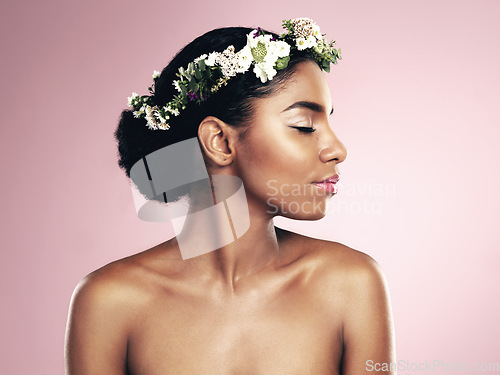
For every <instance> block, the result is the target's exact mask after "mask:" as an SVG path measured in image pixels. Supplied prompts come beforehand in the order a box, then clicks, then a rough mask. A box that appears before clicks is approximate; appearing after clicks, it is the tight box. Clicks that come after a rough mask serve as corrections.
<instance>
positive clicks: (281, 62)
mask: <svg viewBox="0 0 500 375" xmlns="http://www.w3.org/2000/svg"><path fill="white" fill-rule="evenodd" d="M289 61H290V56H285V57H280V58H279V59H278V60H276V65H275V66H276V69H278V70H281V69H285V68H286V67H287V66H288V62H289Z"/></svg>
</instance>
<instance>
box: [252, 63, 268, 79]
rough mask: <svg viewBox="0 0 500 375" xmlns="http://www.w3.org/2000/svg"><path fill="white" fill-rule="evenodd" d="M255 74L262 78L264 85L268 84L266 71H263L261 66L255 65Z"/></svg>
mask: <svg viewBox="0 0 500 375" xmlns="http://www.w3.org/2000/svg"><path fill="white" fill-rule="evenodd" d="M253 72H254V73H255V75H256V76H257V78H260V81H261V82H262V83H266V82H267V74H266V72H265V71H264V69H262V68H261V67H260V65H255V66H254V67H253Z"/></svg>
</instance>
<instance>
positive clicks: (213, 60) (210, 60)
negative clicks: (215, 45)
mask: <svg viewBox="0 0 500 375" xmlns="http://www.w3.org/2000/svg"><path fill="white" fill-rule="evenodd" d="M218 57H219V53H218V52H212V53H210V54H208V57H207V58H206V60H205V64H206V65H208V66H214V65H215V63H216V62H217V60H218Z"/></svg>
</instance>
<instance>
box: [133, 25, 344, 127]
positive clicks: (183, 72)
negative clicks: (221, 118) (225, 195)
mask: <svg viewBox="0 0 500 375" xmlns="http://www.w3.org/2000/svg"><path fill="white" fill-rule="evenodd" d="M283 28H284V29H285V32H284V33H282V34H281V35H280V36H279V37H278V39H277V40H276V38H274V36H272V35H270V34H266V33H265V32H264V31H263V30H262V29H261V28H260V27H259V28H258V29H257V30H253V31H252V32H250V33H249V34H248V35H247V44H246V46H245V47H243V48H242V49H241V50H240V51H238V52H235V50H234V46H232V45H231V46H229V47H227V48H226V49H225V50H224V51H222V52H212V53H210V54H208V55H206V54H204V55H201V56H200V57H198V58H196V59H194V61H193V62H190V63H189V64H188V66H187V68H183V67H180V68H179V72H178V73H176V75H177V77H179V79H178V80H174V82H173V85H174V87H175V88H176V90H177V91H178V94H177V95H175V96H174V98H173V99H172V100H171V101H169V102H168V103H166V104H164V105H163V106H158V105H155V104H154V103H153V99H152V97H153V95H154V85H155V83H156V80H157V79H158V77H159V76H160V72H158V71H156V70H155V71H154V73H153V85H152V86H150V87H149V92H150V93H151V95H144V96H139V95H138V94H137V93H135V92H134V93H132V96H130V97H129V98H128V105H129V107H131V108H132V109H133V110H134V112H133V114H134V117H136V118H145V119H146V121H147V126H148V128H149V129H151V130H168V129H170V125H169V123H168V121H169V120H170V118H171V117H172V116H179V114H180V112H181V111H182V110H184V109H185V108H186V105H187V104H188V103H190V102H196V103H198V104H200V103H202V102H203V101H205V100H207V99H208V98H209V97H210V96H211V95H213V94H215V93H216V92H217V91H218V90H219V89H220V88H221V87H222V86H224V85H226V84H227V82H228V81H229V79H231V77H234V76H236V75H237V74H239V73H245V72H247V71H248V70H249V69H250V67H251V66H252V65H253V72H254V73H255V75H256V76H257V77H258V78H260V80H261V82H262V83H266V82H267V81H270V80H272V79H273V78H274V76H275V75H276V73H277V71H278V70H281V69H284V68H286V67H287V65H288V62H289V61H290V54H291V53H292V52H293V51H294V50H298V51H306V52H308V53H310V54H311V56H312V57H313V58H314V60H316V62H317V63H318V65H319V66H320V68H321V69H323V70H324V71H326V72H329V71H330V63H333V64H337V60H341V59H342V57H341V56H340V52H341V51H340V48H339V49H336V48H334V45H335V41H332V42H330V43H328V42H327V41H326V39H324V38H323V36H324V35H322V34H321V32H320V29H319V27H318V25H316V24H315V23H314V22H313V21H312V20H311V19H309V18H295V19H291V20H284V21H283Z"/></svg>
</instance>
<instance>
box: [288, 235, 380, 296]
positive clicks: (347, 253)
mask: <svg viewBox="0 0 500 375" xmlns="http://www.w3.org/2000/svg"><path fill="white" fill-rule="evenodd" d="M279 231H280V233H281V234H280V236H281V237H282V238H284V239H285V241H286V242H289V243H290V245H289V246H290V247H292V248H293V250H292V251H293V253H294V256H295V257H296V258H298V259H301V261H302V262H303V264H304V267H307V268H309V269H310V270H311V271H313V272H311V273H312V274H314V275H315V276H314V277H315V279H317V280H318V281H319V282H321V283H322V285H324V286H325V287H326V286H328V285H332V286H335V287H336V290H337V291H339V290H341V291H342V292H343V293H346V294H349V295H351V296H352V295H353V293H356V294H357V293H358V292H361V291H367V290H368V289H370V288H376V289H378V290H383V289H385V288H386V281H385V276H384V273H383V271H382V269H381V267H380V266H379V264H378V263H377V261H376V260H375V259H373V258H372V257H371V256H370V255H368V254H366V253H364V252H362V251H359V250H356V249H353V248H351V247H349V246H347V245H344V244H342V243H340V242H335V241H327V240H321V239H317V238H311V237H308V236H304V235H300V234H297V233H294V232H289V231H284V230H281V229H279Z"/></svg>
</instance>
